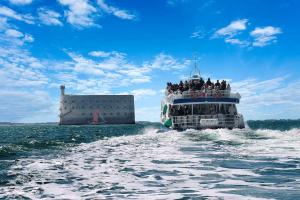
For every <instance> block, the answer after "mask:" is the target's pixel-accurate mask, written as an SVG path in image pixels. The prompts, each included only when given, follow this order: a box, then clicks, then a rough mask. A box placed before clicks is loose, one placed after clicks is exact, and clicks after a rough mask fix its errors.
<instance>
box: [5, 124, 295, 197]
mask: <svg viewBox="0 0 300 200" xmlns="http://www.w3.org/2000/svg"><path fill="white" fill-rule="evenodd" d="M299 142H300V129H291V130H287V131H280V130H270V129H257V130H252V129H244V130H240V129H234V130H227V129H217V130H202V131H198V130H187V131H183V132H177V131H174V130H169V131H166V132H162V131H160V128H158V127H156V126H144V128H142V129H140V130H139V134H132V135H120V136H117V137H104V138H102V139H101V140H97V141H93V142H89V143H81V144H78V145H76V146H72V147H68V148H66V149H65V151H64V152H63V153H60V154H57V155H56V156H53V157H47V156H44V157H38V158H37V157H34V156H32V157H27V158H21V159H19V160H18V161H17V162H16V163H15V165H14V166H11V167H10V169H9V174H10V175H11V176H13V177H14V178H13V179H11V180H10V181H9V184H8V185H10V186H11V185H13V187H0V198H1V197H5V198H8V199H9V198H12V196H11V195H10V194H17V195H19V197H23V198H26V197H28V198H30V199H39V198H57V199H78V198H82V199H147V198H148V197H149V196H151V197H152V199H164V198H170V199H180V198H182V199H188V198H195V199H201V198H203V199H218V198H220V199H274V198H279V199H285V198H286V199H288V198H289V199H293V197H296V196H300V193H299V191H300V184H299V180H300V173H299V165H300V159H299V153H300V149H299V148H298V144H299ZM294 199H295V198H294Z"/></svg>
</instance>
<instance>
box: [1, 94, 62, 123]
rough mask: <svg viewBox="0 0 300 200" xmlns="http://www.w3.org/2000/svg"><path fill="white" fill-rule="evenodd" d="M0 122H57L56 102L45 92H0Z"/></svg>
mask: <svg viewBox="0 0 300 200" xmlns="http://www.w3.org/2000/svg"><path fill="white" fill-rule="evenodd" d="M0 113H1V115H0V121H9V122H46V121H52V122H55V121H58V117H57V116H58V115H57V113H58V100H53V99H52V98H51V97H50V96H49V95H48V93H47V92H45V91H40V90H38V91H26V92H25V91H20V90H15V91H11V90H1V91H0Z"/></svg>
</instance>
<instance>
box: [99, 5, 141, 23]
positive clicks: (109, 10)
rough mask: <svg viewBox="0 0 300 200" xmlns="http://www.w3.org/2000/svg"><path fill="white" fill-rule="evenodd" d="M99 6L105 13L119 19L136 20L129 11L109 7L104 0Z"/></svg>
mask: <svg viewBox="0 0 300 200" xmlns="http://www.w3.org/2000/svg"><path fill="white" fill-rule="evenodd" d="M98 5H99V6H100V8H101V9H102V11H104V12H105V13H107V14H111V15H114V16H116V17H118V18H121V19H127V20H132V19H135V18H136V16H135V15H133V14H130V13H129V12H128V11H127V10H121V9H119V8H116V7H113V6H109V5H107V4H106V3H105V2H104V0H98Z"/></svg>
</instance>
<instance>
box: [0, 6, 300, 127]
mask: <svg viewBox="0 0 300 200" xmlns="http://www.w3.org/2000/svg"><path fill="white" fill-rule="evenodd" d="M299 8H300V1H297V0H289V1H288V0H274V1H268V0H264V1H262V0H244V1H236V0H226V1H225V0H206V1H204V0H151V1H149V0H148V1H147V0H122V1H118V0H51V1H50V0H49V1H45V0H1V1H0V86H1V89H0V121H2V122H56V121H58V115H59V99H60V96H59V95H60V91H59V86H60V85H62V84H64V85H65V86H66V93H67V94H133V95H135V109H136V110H135V112H136V120H137V121H159V113H160V101H161V99H162V98H163V95H164V89H165V86H166V83H167V82H179V81H180V80H184V79H186V78H187V77H188V76H189V74H190V72H191V70H192V68H193V63H194V62H193V58H194V56H195V55H196V56H197V58H198V64H199V68H200V72H201V75H202V76H203V77H204V78H208V77H211V78H212V79H213V80H217V79H221V80H222V79H225V80H227V81H229V82H230V83H231V87H232V90H234V91H235V92H239V93H240V94H241V96H242V98H241V103H240V105H239V106H238V110H239V112H240V113H242V114H243V115H244V118H245V119H246V120H251V119H296V118H297V119H298V118H300V45H299V44H300V12H299Z"/></svg>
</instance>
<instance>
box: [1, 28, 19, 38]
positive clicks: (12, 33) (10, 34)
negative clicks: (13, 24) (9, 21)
mask: <svg viewBox="0 0 300 200" xmlns="http://www.w3.org/2000/svg"><path fill="white" fill-rule="evenodd" d="M5 35H7V36H8V37H15V38H20V37H23V33H21V32H20V31H17V30H14V29H7V30H6V31H5Z"/></svg>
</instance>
